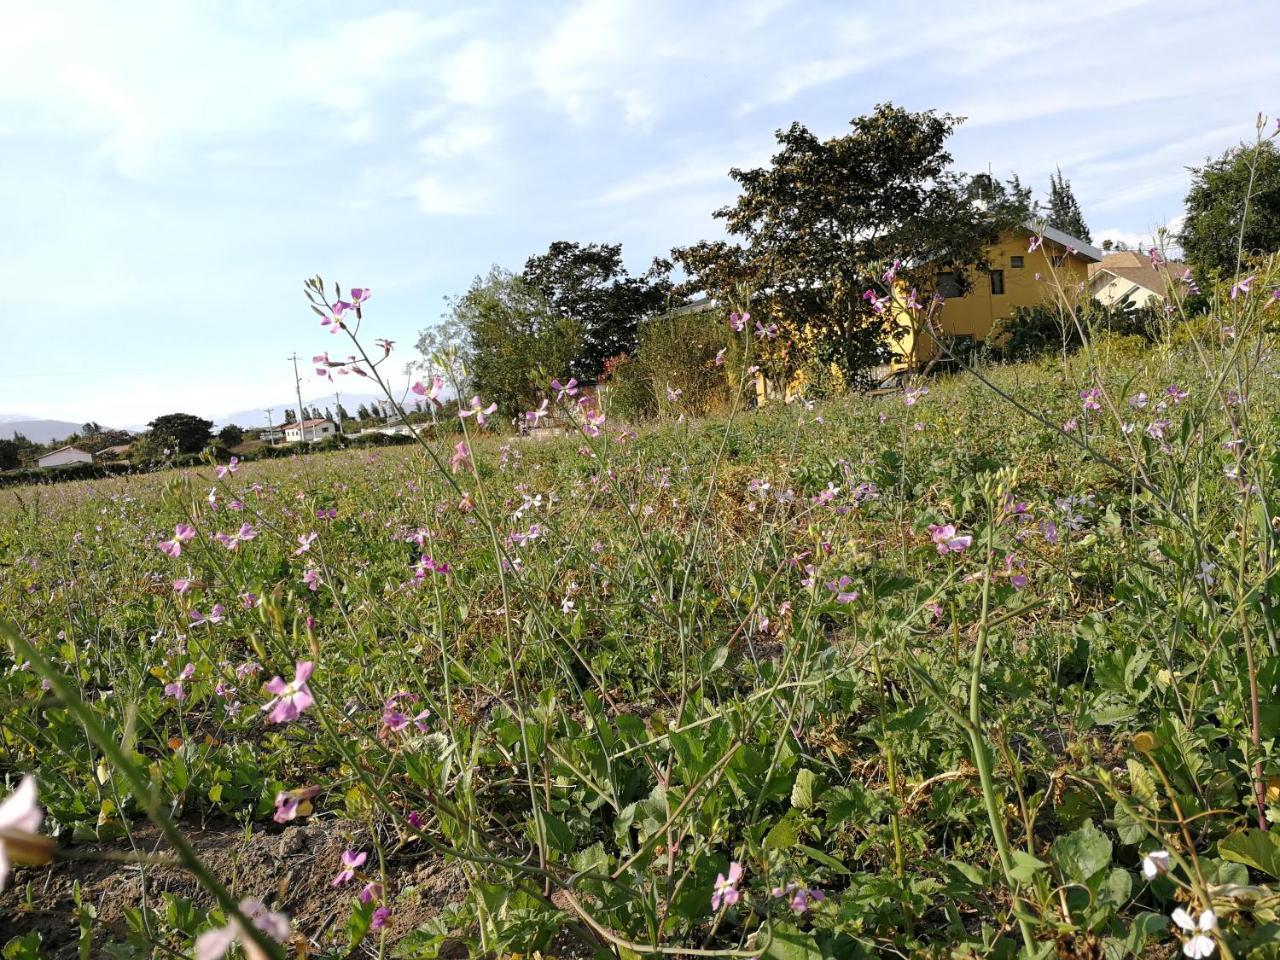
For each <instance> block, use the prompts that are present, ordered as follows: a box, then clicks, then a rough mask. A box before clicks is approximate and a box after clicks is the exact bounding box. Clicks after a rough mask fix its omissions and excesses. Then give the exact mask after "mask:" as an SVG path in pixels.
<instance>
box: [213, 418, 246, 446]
mask: <svg viewBox="0 0 1280 960" xmlns="http://www.w3.org/2000/svg"><path fill="white" fill-rule="evenodd" d="M218 439H219V440H221V441H222V442H223V443H225V444H226V445H227V446H228V447H238V446H239V445H240V444H242V443H244V430H242V429H241V428H240V427H238V426H236V425H235V424H234V423H228V424H227V425H226V426H225V427H223V428H222V429H221V430H219V431H218Z"/></svg>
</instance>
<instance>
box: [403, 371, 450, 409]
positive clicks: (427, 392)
mask: <svg viewBox="0 0 1280 960" xmlns="http://www.w3.org/2000/svg"><path fill="white" fill-rule="evenodd" d="M409 389H410V390H412V391H413V392H414V393H416V394H417V395H418V396H420V397H426V398H427V399H428V400H430V401H431V402H432V403H434V404H435V405H436V406H437V407H438V406H441V403H440V400H439V399H438V398H439V396H440V391H441V390H443V389H444V378H443V377H436V378H435V379H433V380H432V381H431V386H430V387H426V386H424V385H423V384H422V383H421V381H419V382H418V383H415V384H414V385H413V386H412V387H410V388H409Z"/></svg>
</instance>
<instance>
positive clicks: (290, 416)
mask: <svg viewBox="0 0 1280 960" xmlns="http://www.w3.org/2000/svg"><path fill="white" fill-rule="evenodd" d="M284 422H285V424H286V425H287V424H290V423H297V422H298V415H297V414H296V413H294V412H293V407H285V408H284Z"/></svg>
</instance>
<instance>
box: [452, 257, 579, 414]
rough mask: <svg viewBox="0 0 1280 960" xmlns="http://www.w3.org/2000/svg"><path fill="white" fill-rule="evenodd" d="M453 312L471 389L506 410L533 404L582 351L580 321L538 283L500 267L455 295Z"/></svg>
mask: <svg viewBox="0 0 1280 960" xmlns="http://www.w3.org/2000/svg"><path fill="white" fill-rule="evenodd" d="M452 316H453V320H454V321H455V322H456V323H457V324H458V325H459V326H460V327H461V328H462V329H463V330H465V331H466V349H467V352H468V356H467V357H466V360H467V363H466V366H467V369H468V372H469V374H470V381H471V386H470V389H471V390H473V391H474V392H475V393H476V394H477V395H479V396H480V398H481V399H482V400H483V401H484V402H486V403H488V402H490V401H493V402H496V403H497V404H498V408H499V409H500V410H501V411H502V412H503V414H505V415H506V416H514V415H516V414H518V413H520V412H521V411H522V410H526V409H528V408H529V407H531V406H535V405H536V403H535V401H536V398H537V397H539V396H541V395H542V394H544V393H545V392H546V390H547V382H548V379H549V378H551V377H561V378H562V379H563V378H564V377H566V376H567V375H568V374H567V371H568V370H569V369H570V365H571V364H572V363H573V360H574V359H575V358H576V357H578V356H580V355H581V352H582V344H583V338H582V328H581V325H580V324H579V323H578V321H577V320H576V319H574V318H572V317H567V316H563V315H560V314H557V313H556V312H555V311H553V310H552V309H551V307H550V305H549V304H548V303H547V301H546V298H545V297H544V296H543V295H542V294H541V293H540V292H539V291H538V290H537V289H536V288H535V287H533V286H531V285H530V284H528V283H525V282H524V281H523V280H521V279H520V278H519V277H517V276H515V275H513V274H512V273H510V272H509V271H507V270H503V269H502V268H500V267H494V268H493V269H492V270H490V271H489V273H488V275H487V276H484V277H477V278H476V279H475V281H474V282H473V283H472V284H471V289H469V290H468V291H467V292H466V293H465V294H463V295H462V296H460V297H458V298H456V299H455V300H454V301H453V304H452Z"/></svg>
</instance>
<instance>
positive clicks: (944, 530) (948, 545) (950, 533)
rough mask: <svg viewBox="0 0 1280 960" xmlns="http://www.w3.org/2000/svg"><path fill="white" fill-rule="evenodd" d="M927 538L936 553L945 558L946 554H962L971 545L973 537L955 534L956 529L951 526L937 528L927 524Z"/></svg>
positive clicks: (935, 525) (932, 524) (933, 524)
mask: <svg viewBox="0 0 1280 960" xmlns="http://www.w3.org/2000/svg"><path fill="white" fill-rule="evenodd" d="M929 537H930V539H932V540H933V542H934V544H935V545H936V546H937V548H938V553H940V554H941V555H942V556H944V557H945V556H946V555H947V554H948V553H963V552H964V551H965V550H967V549H968V548H969V545H970V544H971V543H973V537H972V536H970V535H969V534H960V535H957V534H956V528H955V526H954V525H953V524H950V523H948V524H946V525H945V526H939V525H938V524H936V523H931V524H929Z"/></svg>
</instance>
